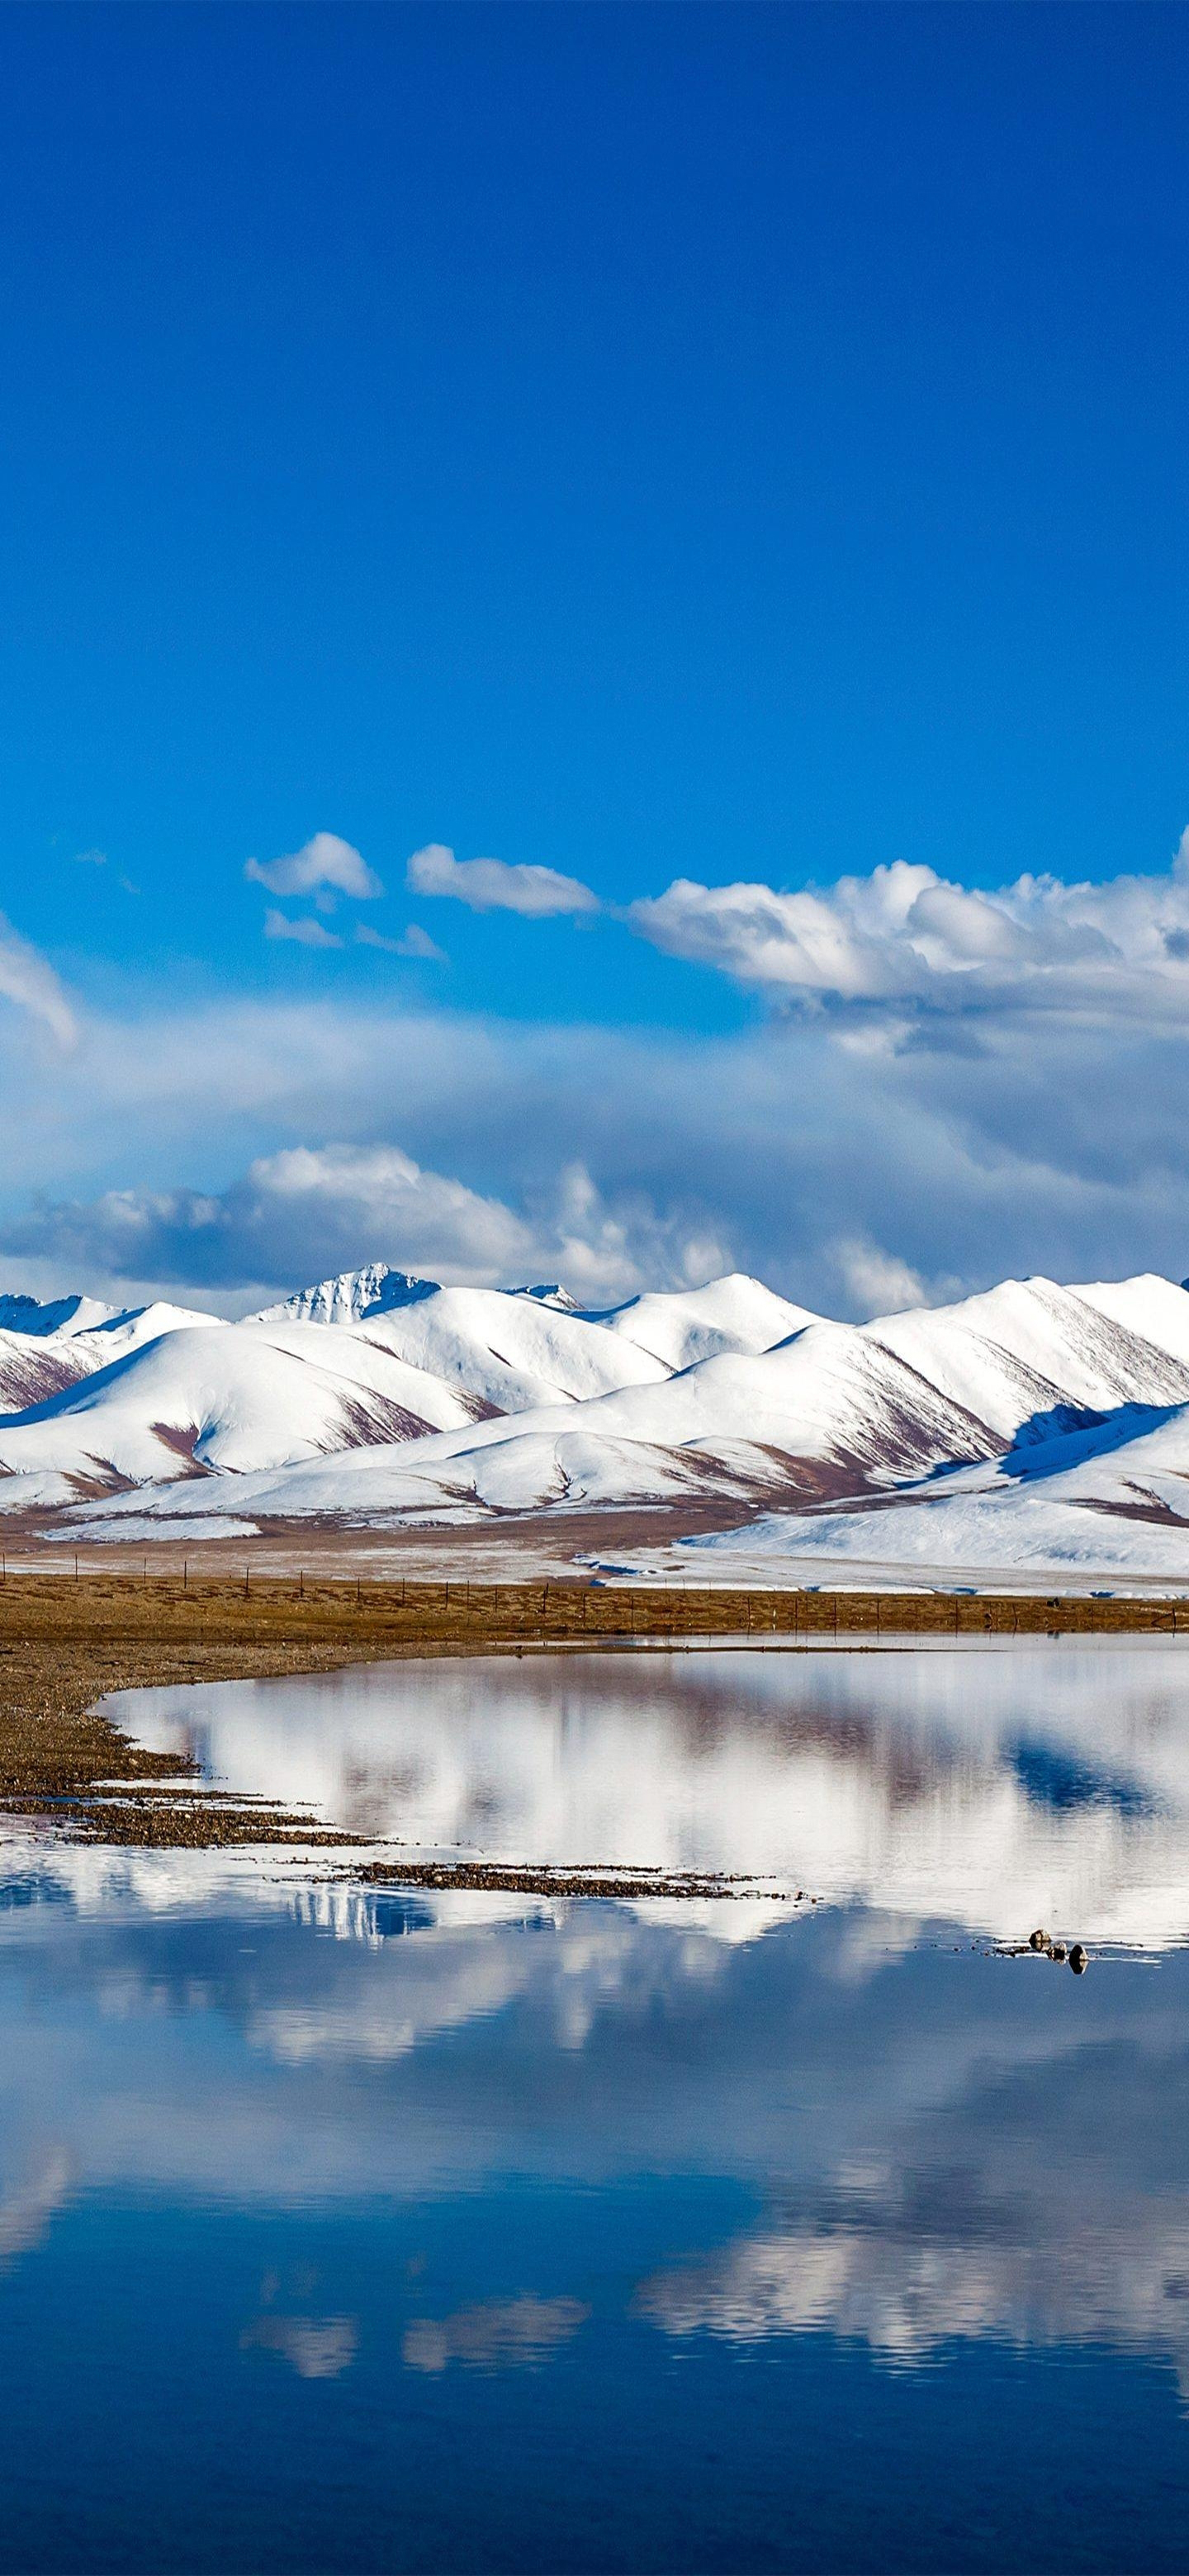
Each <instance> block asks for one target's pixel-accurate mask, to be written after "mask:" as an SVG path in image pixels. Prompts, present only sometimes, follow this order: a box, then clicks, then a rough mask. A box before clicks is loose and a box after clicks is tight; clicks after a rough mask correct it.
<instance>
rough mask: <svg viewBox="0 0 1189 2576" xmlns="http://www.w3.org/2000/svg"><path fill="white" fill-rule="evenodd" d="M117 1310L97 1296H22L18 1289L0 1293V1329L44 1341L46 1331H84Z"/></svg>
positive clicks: (111, 1315) (104, 1320)
mask: <svg viewBox="0 0 1189 2576" xmlns="http://www.w3.org/2000/svg"><path fill="white" fill-rule="evenodd" d="M117 1312H118V1309H117V1308H116V1307H115V1306H104V1305H102V1304H101V1303H100V1300H99V1298H98V1297H53V1298H48V1299H43V1298H41V1297H26V1296H24V1295H23V1294H21V1293H17V1294H15V1295H13V1294H10V1295H8V1296H3V1297H0V1332H5V1333H28V1334H30V1335H31V1336H32V1337H33V1338H34V1339H35V1340H38V1341H44V1340H45V1339H46V1338H47V1337H48V1336H49V1335H50V1334H55V1335H58V1334H65V1333H84V1332H87V1331H89V1330H91V1329H92V1328H93V1327H94V1326H95V1325H96V1324H106V1323H109V1322H110V1321H111V1318H112V1317H113V1316H114V1315H115V1314H116V1313H117Z"/></svg>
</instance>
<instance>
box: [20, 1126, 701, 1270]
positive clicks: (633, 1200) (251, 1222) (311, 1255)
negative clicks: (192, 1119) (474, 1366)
mask: <svg viewBox="0 0 1189 2576" xmlns="http://www.w3.org/2000/svg"><path fill="white" fill-rule="evenodd" d="M2 1250H3V1253H4V1256H5V1257H6V1258H8V1259H9V1260H13V1259H20V1258H21V1257H22V1256H26V1257H30V1258H32V1259H33V1260H34V1261H35V1262H37V1263H38V1264H39V1265H43V1264H44V1263H45V1262H46V1261H47V1260H53V1261H56V1262H57V1263H58V1264H60V1265H62V1266H64V1267H65V1266H66V1265H70V1266H71V1267H72V1269H73V1270H75V1271H77V1272H78V1275H79V1276H80V1277H83V1276H85V1277H86V1278H87V1279H88V1280H91V1279H93V1278H95V1277H96V1276H100V1277H102V1278H103V1279H104V1280H112V1279H119V1280H124V1279H137V1280H141V1281H144V1280H151V1281H153V1282H154V1283H156V1284H157V1285H172V1286H174V1287H177V1286H179V1285H185V1286H186V1287H187V1288H189V1286H190V1285H191V1283H193V1285H194V1287H195V1289H196V1290H198V1291H203V1292H205V1293H206V1294H207V1295H209V1294H210V1293H211V1292H212V1290H215V1289H217V1288H219V1287H227V1288H231V1289H238V1288H241V1287H246V1286H248V1285H251V1286H253V1287H256V1286H259V1287H261V1288H265V1287H268V1288H276V1287H284V1288H292V1287H294V1286H298V1285H301V1284H303V1283H304V1282H305V1281H307V1280H309V1279H313V1278H321V1277H327V1276H333V1275H334V1274H335V1273H336V1272H337V1271H339V1270H346V1269H352V1268H355V1267H357V1266H358V1265H359V1264H360V1263H361V1262H363V1261H365V1260H370V1259H381V1260H388V1261H391V1262H392V1263H393V1265H394V1267H397V1268H399V1269H403V1270H412V1271H420V1272H422V1273H424V1274H427V1275H429V1276H430V1277H432V1278H435V1279H441V1280H444V1281H447V1282H449V1283H451V1284H453V1285H458V1284H462V1285H468V1286H486V1285H493V1286H504V1287H507V1286H518V1285H521V1284H523V1283H524V1282H526V1281H529V1280H533V1279H540V1278H542V1277H547V1278H550V1279H553V1278H561V1279H563V1280H564V1281H565V1283H566V1284H567V1285H568V1286H569V1287H570V1288H571V1290H572V1291H573V1293H574V1294H575V1295H576V1296H577V1297H578V1298H579V1301H580V1302H583V1301H589V1302H592V1303H594V1302H596V1301H599V1300H605V1301H607V1302H611V1301H612V1300H613V1299H614V1298H616V1297H618V1296H628V1295H631V1294H632V1293H633V1292H634V1291H635V1290H636V1289H638V1288H641V1287H644V1286H646V1285H649V1286H651V1285H655V1284H658V1283H659V1284H662V1285H663V1284H666V1283H668V1282H673V1283H675V1284H677V1283H680V1284H686V1283H689V1284H693V1283H697V1284H700V1283H701V1282H702V1281H703V1280H705V1279H706V1278H708V1277H710V1276H711V1275H712V1274H713V1273H714V1272H716V1271H721V1270H724V1269H726V1268H727V1267H728V1266H729V1258H728V1254H727V1251H726V1248H725V1247H724V1245H723V1244H722V1243H720V1242H719V1241H718V1240H717V1239H716V1238H715V1237H714V1236H712V1235H711V1234H710V1233H709V1232H708V1231H706V1230H704V1229H697V1228H695V1229H694V1230H693V1231H692V1232H691V1231H690V1230H689V1227H688V1225H686V1224H683V1221H682V1217H681V1214H680V1213H679V1212H678V1213H672V1212H670V1213H669V1214H667V1215H666V1214H664V1213H659V1212H658V1211H657V1209H656V1208H655V1207H654V1206H653V1205H652V1204H651V1203H650V1202H649V1201H648V1200H647V1198H646V1197H644V1195H643V1194H641V1193H636V1194H634V1195H631V1196H626V1197H623V1198H621V1199H619V1200H617V1201H615V1202H613V1203H608V1201H606V1200H605V1199H604V1198H603V1196H602V1194H601V1192H600V1191H599V1190H598V1189H597V1188H596V1187H595V1184H594V1182H593V1181H592V1180H591V1178H590V1175H589V1173H588V1172H587V1171H585V1170H584V1168H583V1167H582V1166H581V1165H571V1166H569V1167H568V1168H566V1169H565V1170H564V1171H562V1172H561V1173H560V1175H558V1176H557V1177H556V1179H555V1180H554V1181H553V1183H552V1185H551V1186H549V1187H548V1188H545V1189H539V1190H538V1191H536V1192H535V1193H532V1194H531V1195H530V1196H529V1197H528V1198H527V1199H526V1200H525V1201H523V1202H522V1203H521V1205H519V1206H511V1205H509V1204H508V1202H507V1201H506V1200H505V1199H502V1198H498V1197H494V1196H489V1195H485V1194H484V1193H483V1192H482V1191H479V1190H475V1189H471V1188H469V1187H468V1186H467V1184H466V1183H465V1182H463V1181H460V1180H456V1179H453V1178H451V1177H450V1176H448V1175H447V1174H444V1173H442V1172H436V1171H430V1170H426V1169H424V1168H423V1167H422V1165H421V1164H419V1163H417V1162H414V1160H413V1158H412V1156H411V1155H409V1154H407V1153H405V1152H403V1151H402V1150H401V1148H400V1147H399V1146H397V1145H344V1144H337V1145H322V1146H293V1147H287V1148H285V1149H284V1150H282V1151H281V1152H280V1153H276V1154H271V1155H264V1156H261V1157H259V1158H258V1160H257V1161H255V1162H254V1163H253V1164H252V1165H251V1167H250V1168H249V1170H248V1171H247V1172H246V1173H245V1174H243V1176H242V1177H241V1178H240V1179H238V1180H236V1181H234V1182H232V1184H231V1185H230V1187H229V1188H227V1189H226V1190H223V1191H217V1192H211V1191H203V1190H194V1189H186V1188H181V1189H172V1190H145V1189H116V1190H105V1191H103V1192H101V1194H100V1195H99V1196H98V1197H97V1198H95V1199H91V1200H88V1201H80V1200H73V1201H71V1200H58V1201H43V1202H42V1203H41V1205H40V1206H39V1207H37V1208H36V1209H35V1210H34V1211H33V1212H32V1213H31V1214H29V1215H27V1216H26V1217H25V1218H23V1219H21V1220H18V1221H14V1222H13V1223H10V1224H9V1225H8V1226H7V1227H6V1228H4V1229H3V1230H2Z"/></svg>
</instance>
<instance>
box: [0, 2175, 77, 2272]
mask: <svg viewBox="0 0 1189 2576" xmlns="http://www.w3.org/2000/svg"><path fill="white" fill-rule="evenodd" d="M73 2187H74V2167H73V2164H72V2161H71V2159H70V2157H69V2156H68V2155H67V2154H65V2152H64V2151H63V2150H61V2149H59V2150H57V2151H56V2152H55V2153H53V2154H52V2155H50V2156H49V2157H47V2159H46V2162H45V2163H44V2165H42V2166H41V2168H40V2170H39V2171H37V2172H35V2173H33V2174H31V2175H30V2176H29V2178H28V2180H27V2181H25V2182H23V2183H21V2184H19V2185H18V2187H17V2188H16V2189H15V2190H13V2191H10V2192H8V2193H6V2194H5V2196H4V2197H3V2198H2V2199H0V2272H4V2271H7V2269H8V2267H9V2265H10V2264H11V2263H15V2261H16V2259H17V2257H18V2255H20V2254H28V2253H31V2252H32V2250H33V2248H34V2246H36V2245H40V2244H41V2242H42V2239H43V2238H44V2236H45V2234H46V2232H47V2230H48V2228H49V2225H50V2221H51V2219H53V2218H54V2217H56V2215H57V2213H58V2211H59V2210H60V2209H64V2208H65V2206H66V2203H67V2201H68V2200H69V2199H70V2196H71V2192H72V2190H73Z"/></svg>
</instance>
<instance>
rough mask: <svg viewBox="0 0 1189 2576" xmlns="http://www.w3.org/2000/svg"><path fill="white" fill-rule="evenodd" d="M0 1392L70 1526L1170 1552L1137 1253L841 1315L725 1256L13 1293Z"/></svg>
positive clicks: (829, 1559)
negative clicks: (690, 1264)
mask: <svg viewBox="0 0 1189 2576" xmlns="http://www.w3.org/2000/svg"><path fill="white" fill-rule="evenodd" d="M4 1319H7V1320H4ZM0 1408H3V1409H2V1410H0V1510H20V1509H26V1508H30V1507H34V1506H37V1507H41V1508H46V1509H52V1508H55V1507H57V1508H59V1509H61V1508H62V1507H66V1506H69V1507H70V1511H69V1521H68V1524H67V1525H69V1526H70V1527H74V1526H76V1525H77V1526H78V1527H79V1529H80V1532H81V1531H83V1530H85V1531H86V1533H87V1534H88V1535H95V1534H98V1533H99V1531H100V1530H103V1531H105V1532H108V1531H110V1534H111V1535H112V1536H116V1535H124V1534H130V1533H131V1531H132V1530H133V1529H136V1530H137V1531H138V1532H139V1531H141V1530H149V1531H151V1530H157V1529H160V1530H161V1532H162V1534H166V1532H167V1530H168V1532H170V1533H173V1534H178V1535H181V1534H184V1533H185V1532H186V1530H187V1528H188V1529H189V1530H190V1531H191V1532H192V1533H193V1535H194V1536H195V1537H197V1535H198V1533H199V1530H200V1529H201V1531H202V1532H203V1533H204V1534H206V1533H208V1532H210V1531H211V1530H212V1528H214V1527H219V1528H223V1529H225V1530H226V1532H227V1534H229V1535H230V1534H231V1532H232V1530H239V1531H242V1530H244V1529H245V1528H246V1527H250V1526H251V1525H252V1524H253V1523H259V1522H260V1521H261V1520H277V1519H283V1520H288V1521H301V1520H302V1519H317V1520H319V1521H329V1522H332V1523H333V1522H338V1523H339V1524H341V1525H342V1526H344V1527H347V1528H351V1527H355V1528H358V1527H360V1526H375V1527H380V1528H398V1527H400V1526H402V1525H414V1526H418V1527H422V1528H430V1527H433V1526H441V1525H443V1524H445V1525H458V1524H460V1523H461V1524H463V1525H473V1526H478V1525H480V1524H483V1523H490V1522H491V1521H493V1520H495V1521H498V1520H499V1518H501V1517H503V1516H512V1517H515V1518H517V1519H524V1518H525V1517H526V1516H531V1515H542V1514H549V1513H562V1514H564V1513H571V1514H572V1513H574V1512H576V1511H584V1512H587V1511H591V1510H594V1511H600V1510H604V1509H615V1508H619V1509H622V1508H624V1507H626V1506H631V1507H633V1508H639V1509H643V1510H645V1511H647V1510H648V1509H649V1508H650V1507H652V1506H656V1507H664V1508H665V1510H666V1512H667V1513H668V1514H669V1515H670V1516H671V1515H672V1513H673V1511H674V1510H675V1509H676V1510H677V1511H678V1512H680V1510H681V1509H682V1507H683V1506H685V1507H689V1508H691V1509H692V1508H693V1507H695V1506H696V1507H698V1508H700V1509H702V1510H704V1509H705V1507H706V1505H707V1504H709V1503H713V1504H714V1505H715V1506H716V1507H721V1506H722V1504H723V1503H724V1502H725V1503H726V1504H727V1505H728V1506H729V1507H731V1508H732V1509H734V1508H737V1509H738V1514H739V1522H740V1527H739V1529H738V1530H737V1531H735V1532H733V1533H724V1532H718V1533H716V1534H715V1535H714V1536H713V1537H708V1538H699V1539H698V1540H696V1541H694V1540H692V1539H691V1540H690V1541H689V1542H688V1543H687V1544H686V1545H685V1546H684V1547H682V1548H681V1549H679V1550H678V1551H677V1554H676V1555H675V1556H674V1557H672V1558H671V1559H670V1558H669V1557H666V1558H665V1560H664V1562H665V1563H666V1564H667V1565H668V1564H670V1563H671V1564H672V1567H673V1570H677V1567H678V1565H680V1566H682V1567H684V1569H685V1571H686V1572H687V1573H688V1572H690V1571H692V1570H694V1569H695V1568H696V1569H697V1570H698V1571H699V1572H701V1573H703V1574H705V1575H709V1574H710V1572H711V1570H712V1569H714V1570H716V1571H718V1572H720V1573H721V1574H722V1576H723V1579H727V1578H728V1575H730V1576H731V1577H732V1579H733V1578H734V1576H735V1575H738V1574H740V1573H741V1571H742V1569H743V1567H744V1565H745V1564H746V1565H755V1566H763V1567H765V1568H766V1569H767V1570H768V1578H769V1579H772V1576H773V1574H774V1573H775V1572H776V1569H778V1568H779V1569H780V1570H781V1578H782V1579H791V1577H790V1573H789V1569H791V1568H792V1567H793V1566H794V1565H795V1566H798V1567H810V1568H817V1569H818V1576H817V1579H821V1580H828V1579H830V1576H831V1571H833V1573H836V1574H843V1575H845V1573H846V1570H847V1569H849V1568H856V1567H858V1566H871V1565H874V1564H878V1565H881V1566H883V1567H885V1568H888V1569H896V1568H900V1569H901V1570H902V1572H905V1573H906V1572H907V1571H908V1570H911V1569H913V1568H916V1569H918V1570H923V1569H926V1568H929V1569H933V1570H935V1571H937V1572H939V1573H940V1575H941V1577H942V1579H951V1580H952V1579H957V1577H958V1576H959V1575H960V1574H962V1573H964V1572H965V1571H967V1570H969V1569H971V1568H981V1569H984V1570H987V1569H991V1570H994V1569H1001V1570H1004V1571H1006V1570H1009V1569H1012V1568H1017V1569H1019V1568H1032V1569H1034V1570H1035V1571H1036V1572H1038V1573H1042V1572H1046V1573H1047V1572H1051V1573H1053V1574H1054V1575H1058V1574H1061V1573H1062V1572H1063V1571H1064V1573H1065V1574H1066V1575H1068V1576H1069V1578H1070V1579H1073V1578H1074V1577H1075V1576H1076V1577H1077V1578H1078V1579H1081V1578H1082V1577H1083V1576H1084V1575H1086V1574H1087V1573H1088V1572H1090V1571H1092V1570H1093V1569H1094V1568H1096V1567H1097V1568H1099V1569H1101V1570H1102V1571H1104V1572H1115V1573H1118V1574H1119V1575H1120V1576H1122V1575H1131V1576H1134V1575H1136V1574H1137V1573H1142V1574H1144V1575H1150V1576H1152V1577H1153V1578H1156V1577H1159V1578H1160V1579H1162V1580H1163V1579H1169V1580H1171V1579H1175V1578H1177V1577H1178V1576H1179V1575H1180V1574H1181V1572H1182V1571H1184V1572H1185V1574H1186V1576H1187V1578H1189V1499H1187V1498H1189V1294H1186V1291H1185V1290H1184V1289H1183V1288H1179V1287H1176V1286H1174V1285H1173V1284H1172V1283H1171V1282H1170V1281H1167V1280H1162V1279H1158V1278H1154V1277H1151V1276H1148V1277H1139V1278H1135V1279H1131V1280H1125V1281H1121V1282H1116V1283H1109V1282H1108V1283H1101V1282H1099V1283H1095V1284H1094V1285H1092V1286H1089V1287H1086V1288H1083V1289H1073V1288H1063V1287H1059V1286H1057V1285H1055V1284H1054V1283H1053V1282H1052V1281H1048V1280H1042V1279H1034V1280H1027V1281H1015V1280H1009V1281H1006V1282H1004V1283H1003V1284H1002V1285H1001V1286H1000V1287H997V1288H994V1289H991V1290H989V1291H988V1292H986V1293H985V1294H983V1295H980V1296H975V1297H970V1298H967V1299H965V1300H963V1301H962V1302H961V1303H959V1304H955V1305H950V1306H946V1307H940V1308H934V1309H920V1310H917V1311H914V1312H909V1313H906V1314H900V1315H893V1316H884V1317H879V1318H877V1319H876V1320H875V1321H873V1322H872V1323H869V1324H865V1325H861V1326H855V1325H850V1324H838V1323H832V1322H829V1321H828V1320H825V1319H822V1318H819V1317H814V1316H811V1315H809V1314H807V1312H806V1311H805V1310H804V1309H803V1308H800V1307H796V1306H792V1305H790V1304H788V1303H787V1301H786V1300H784V1299H782V1298H779V1297H777V1296H775V1295H774V1294H773V1293H772V1292H771V1291H770V1290H769V1289H767V1288H765V1287H764V1286H763V1284H762V1283H761V1282H760V1281H758V1280H752V1279H747V1278H742V1277H738V1276H732V1277H729V1278H725V1279H720V1280H715V1281H711V1282H710V1283H709V1285H708V1286H707V1287H705V1288H702V1289H697V1290H682V1291H676V1292H674V1293H672V1294H655V1295H644V1296H640V1297H636V1298H633V1299H630V1300H628V1301H627V1303H626V1304H624V1305H622V1306H620V1307H616V1308H612V1309H610V1310H608V1311H607V1312H606V1313H604V1314H595V1313H593V1312H585V1311H581V1310H579V1309H578V1308H576V1307H575V1306H574V1305H573V1303H572V1301H571V1300H570V1299H569V1298H568V1297H567V1296H566V1294H565V1292H564V1290H562V1289H560V1288H557V1287H552V1286H549V1287H544V1286H543V1287H539V1288H534V1287H528V1288H520V1289H512V1290H507V1289H505V1290H501V1289H487V1288H449V1287H440V1286H437V1285H436V1284H435V1283H434V1282H433V1281H428V1280H418V1279H415V1278H412V1277H410V1276H409V1275H408V1274H407V1273H405V1272H401V1271H395V1270H392V1269H390V1268H388V1267H387V1266H386V1265H384V1264H382V1263H373V1264H371V1265H369V1266H367V1267H365V1268H362V1269H360V1270H357V1271H353V1272H347V1273H344V1274H343V1276H342V1277H341V1278H339V1279H337V1280H325V1281H321V1282H319V1283H318V1285H317V1286H316V1287H314V1288H311V1289H306V1290H302V1291H299V1292H298V1293H297V1294H296V1295H295V1296H294V1297H292V1298H289V1299H287V1300H285V1301H283V1303H281V1304H279V1305H277V1306H275V1307H271V1308H269V1309H267V1310H266V1311H265V1312H263V1313H262V1314H260V1315H257V1316H254V1317H251V1318H249V1319H248V1320H247V1321H246V1322H243V1323H240V1324H231V1323H228V1322H225V1321H223V1320H222V1319H220V1318H218V1317H214V1316H209V1315H196V1314H193V1313H191V1312H189V1311H187V1310H186V1309H183V1308H175V1307H170V1306H166V1305H153V1306H148V1307H143V1308H136V1309H130V1310H126V1311H113V1310H110V1309H103V1308H101V1307H99V1306H98V1305H97V1304H96V1302H95V1301H93V1300H88V1299H85V1298H68V1299H62V1300H59V1301H57V1303H56V1304H55V1305H52V1306H38V1305H37V1304H36V1301H34V1300H31V1299H21V1298H19V1297H9V1298H6V1299H0ZM231 1478H234V1486H233V1487H232V1485H231V1484H230V1483H229V1481H228V1480H229V1479H231ZM643 1562H644V1560H643V1559H641V1564H642V1565H643ZM650 1562H651V1561H650ZM653 1570H655V1569H653Z"/></svg>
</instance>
